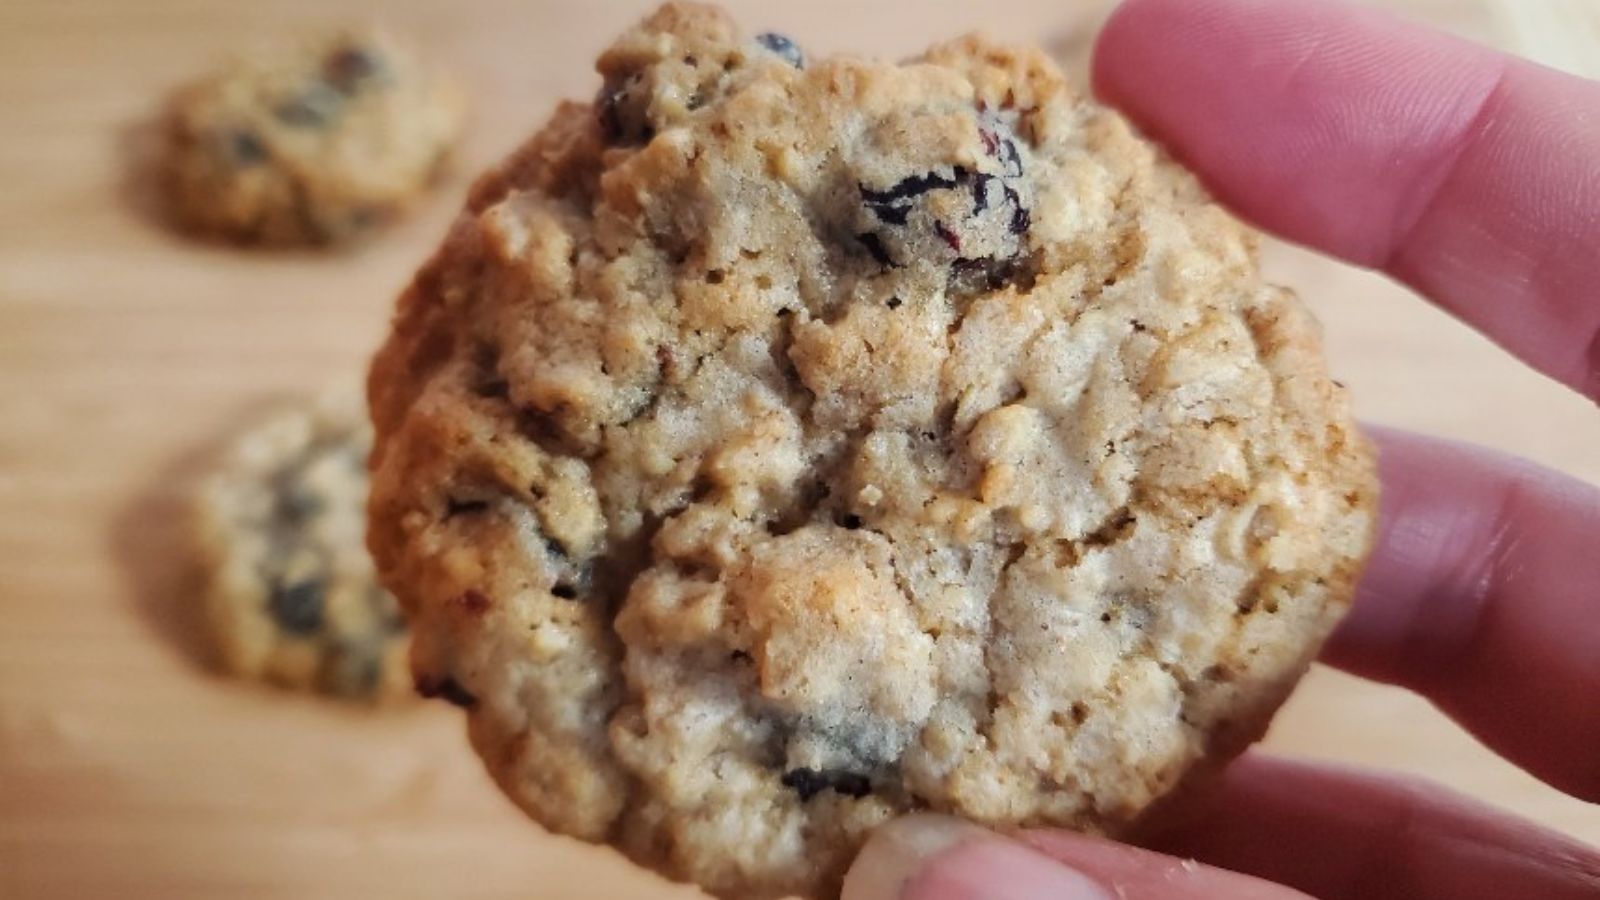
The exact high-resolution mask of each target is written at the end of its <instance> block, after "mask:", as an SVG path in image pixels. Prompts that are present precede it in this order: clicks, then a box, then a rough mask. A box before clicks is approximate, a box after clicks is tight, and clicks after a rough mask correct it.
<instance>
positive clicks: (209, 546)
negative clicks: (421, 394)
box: [196, 392, 412, 700]
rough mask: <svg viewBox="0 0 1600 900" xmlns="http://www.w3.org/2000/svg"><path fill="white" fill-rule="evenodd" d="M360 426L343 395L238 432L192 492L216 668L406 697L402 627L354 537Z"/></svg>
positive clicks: (356, 404)
mask: <svg viewBox="0 0 1600 900" xmlns="http://www.w3.org/2000/svg"><path fill="white" fill-rule="evenodd" d="M371 441H372V437H371V429H370V426H369V425H368V423H367V419H366V415H365V413H364V411H363V409H362V408H361V404H360V401H359V399H358V398H357V397H355V396H354V395H353V392H352V393H349V394H338V393H332V394H328V395H326V396H323V397H321V398H318V399H317V400H316V401H315V402H311V403H306V404H304V405H302V406H299V407H295V408H289V409H284V410H281V411H279V412H278V413H276V414H275V415H272V416H271V417H269V418H267V419H265V420H264V421H262V422H260V423H259V424H257V425H256V426H255V427H253V428H251V429H250V430H248V431H247V432H246V433H244V434H243V435H242V436H240V438H239V439H238V441H237V442H236V443H235V444H234V445H233V447H232V448H230V449H229V451H228V452H227V453H226V455H225V457H224V458H223V460H222V461H221V463H220V464H219V466H218V468H217V470H216V471H215V472H214V473H212V475H211V476H210V477H209V478H208V479H206V481H205V482H204V483H203V485H202V486H201V489H200V491H199V494H198V497H197V502H196V514H197V521H198V530H199V538H200V542H201V546H202V548H203V550H204V556H205V563H206V566H207V570H208V573H209V587H208V593H207V596H206V603H207V616H208V619H209V622H210V625H211V630H212V634H213V636H214V638H215V641H216V646H217V648H218V651H219V654H220V656H221V659H222V661H223V664H224V666H225V667H226V668H227V669H228V670H229V671H231V672H233V673H235V674H238V675H243V676H246V677H250V678H259V679H261V680H263V681H268V682H271V683H273V684H278V685H282V686H285V687H290V688H298V689H303V690H315V691H320V692H323V693H327V694H334V695H338V696H342V697H350V698H358V699H369V700H382V699H387V698H398V697H404V696H409V695H411V693H412V689H411V677H410V673H409V670H408V669H407V664H406V646H407V639H406V628H405V621H404V619H403V618H402V616H401V614H400V610H399V608H398V606H397V604H396V603H395V600H394V597H393V596H391V595H390V594H389V593H388V592H387V591H385V590H384V589H383V588H382V587H380V586H379V585H378V583H377V581H376V579H375V578H374V574H373V568H372V560H371V558H370V556H369V555H368V553H367V548H366V545H365V543H364V540H363V535H364V532H365V528H366V499H367V472H366V455H367V451H368V449H369V448H370V446H371Z"/></svg>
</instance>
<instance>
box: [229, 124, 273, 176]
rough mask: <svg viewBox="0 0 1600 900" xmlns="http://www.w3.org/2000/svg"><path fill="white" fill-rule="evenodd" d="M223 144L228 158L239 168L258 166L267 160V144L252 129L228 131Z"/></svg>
mask: <svg viewBox="0 0 1600 900" xmlns="http://www.w3.org/2000/svg"><path fill="white" fill-rule="evenodd" d="M223 146H224V147H226V148H227V152H228V159H230V160H232V161H233V164H234V165H236V166H239V167H241V168H245V167H249V166H259V165H261V164H262V163H264V162H266V161H267V145H266V144H263V143H262V142H261V138H260V137H259V136H257V135H256V133H255V132H253V131H247V130H244V129H240V130H237V131H230V132H228V135H227V139H226V142H225V143H224V144H223Z"/></svg>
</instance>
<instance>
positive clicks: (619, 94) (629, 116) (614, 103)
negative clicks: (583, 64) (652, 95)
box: [594, 72, 655, 144]
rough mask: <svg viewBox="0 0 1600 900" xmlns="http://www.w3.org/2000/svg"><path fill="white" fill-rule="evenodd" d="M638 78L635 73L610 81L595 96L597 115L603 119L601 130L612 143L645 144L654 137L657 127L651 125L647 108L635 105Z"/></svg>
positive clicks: (601, 120)
mask: <svg viewBox="0 0 1600 900" xmlns="http://www.w3.org/2000/svg"><path fill="white" fill-rule="evenodd" d="M639 78H640V76H639V74H638V73H637V72H635V73H634V74H632V75H629V76H628V77H627V78H625V79H623V80H622V81H621V82H619V83H612V82H609V81H608V82H606V84H605V86H603V87H602V88H600V95H599V96H598V97H597V98H596V99H595V102H594V108H595V115H596V116H598V117H599V119H600V130H601V131H602V132H603V133H604V134H605V138H606V140H607V141H608V142H610V143H613V144H617V143H621V144H642V143H646V142H648V141H649V140H650V138H652V137H654V136H655V129H653V128H651V127H650V122H649V120H648V118H647V117H646V116H645V114H644V110H642V109H635V108H632V107H636V106H638V104H637V103H636V102H635V99H634V96H633V90H634V88H636V87H637V86H638V85H639Z"/></svg>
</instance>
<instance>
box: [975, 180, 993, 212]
mask: <svg viewBox="0 0 1600 900" xmlns="http://www.w3.org/2000/svg"><path fill="white" fill-rule="evenodd" d="M993 183H994V176H993V175H985V174H983V173H982V172H979V173H978V174H977V175H974V176H973V177H972V211H973V212H975V213H981V212H983V211H984V210H986V209H988V208H989V185H991V184H993Z"/></svg>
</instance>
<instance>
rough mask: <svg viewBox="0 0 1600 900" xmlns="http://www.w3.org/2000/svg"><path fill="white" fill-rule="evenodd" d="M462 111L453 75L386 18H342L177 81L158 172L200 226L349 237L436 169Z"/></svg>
mask: <svg viewBox="0 0 1600 900" xmlns="http://www.w3.org/2000/svg"><path fill="white" fill-rule="evenodd" d="M461 124H462V97H461V95H460V93H459V91H458V90H457V89H456V87H455V86H454V84H453V83H452V82H451V81H450V80H449V79H448V78H446V77H445V76H443V75H441V74H440V73H439V72H437V71H435V70H433V69H432V68H430V67H428V66H426V65H424V64H423V63H422V62H421V61H420V60H419V59H418V57H417V56H416V54H414V53H413V52H412V51H411V50H410V49H408V48H407V47H406V46H404V45H403V44H401V43H400V42H398V41H396V40H395V39H394V38H392V37H391V36H389V35H387V34H385V33H383V32H380V31H374V30H367V31H355V30H343V31H338V32H334V33H331V34H327V35H323V36H319V37H316V38H313V39H309V40H306V41H304V42H302V43H300V44H297V45H294V46H290V47H287V48H279V49H268V50H265V51H262V52H258V53H255V54H253V55H247V56H242V57H239V58H236V59H234V60H233V61H231V62H230V63H228V64H227V65H225V66H223V67H222V68H220V69H218V70H217V71H215V72H212V73H210V74H209V75H207V76H205V77H202V78H200V79H198V80H196V81H194V82H192V83H190V84H188V85H185V86H184V87H182V88H180V89H179V90H178V91H177V92H175V93H174V95H173V96H172V98H171V99H170V101H169V103H168V107H167V112H166V121H165V141H166V145H165V148H164V155H163V158H162V160H161V175H162V181H163V186H164V187H165V189H166V193H167V196H168V201H169V206H170V208H171V211H172V213H173V216H174V218H175V219H176V220H177V221H178V222H179V223H180V224H182V225H184V226H185V227H187V228H189V229H191V230H193V231H197V232H202V233H210V234H214V235H217V236H220V237H224V238H229V239H233V240H236V241H240V242H254V243H262V244H278V245H325V244H336V243H345V242H349V241H351V240H353V239H356V238H359V237H361V236H364V235H366V234H368V233H370V232H371V231H372V230H373V229H375V228H376V227H378V226H380V225H382V224H385V223H387V222H389V221H391V220H393V219H395V218H396V217H398V216H399V215H400V214H402V213H403V212H404V211H405V210H406V209H407V208H408V207H409V206H411V205H412V203H414V202H415V201H416V199H417V198H418V197H420V196H421V195H422V194H423V193H424V191H425V190H426V189H427V188H428V187H429V186H430V185H432V184H433V183H434V182H435V181H437V180H438V178H439V177H440V175H441V174H442V172H443V171H444V169H445V167H446V164H447V162H448V159H449V156H450V153H451V151H452V149H453V146H454V143H455V141H456V138H457V136H458V135H459V133H460V130H461Z"/></svg>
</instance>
